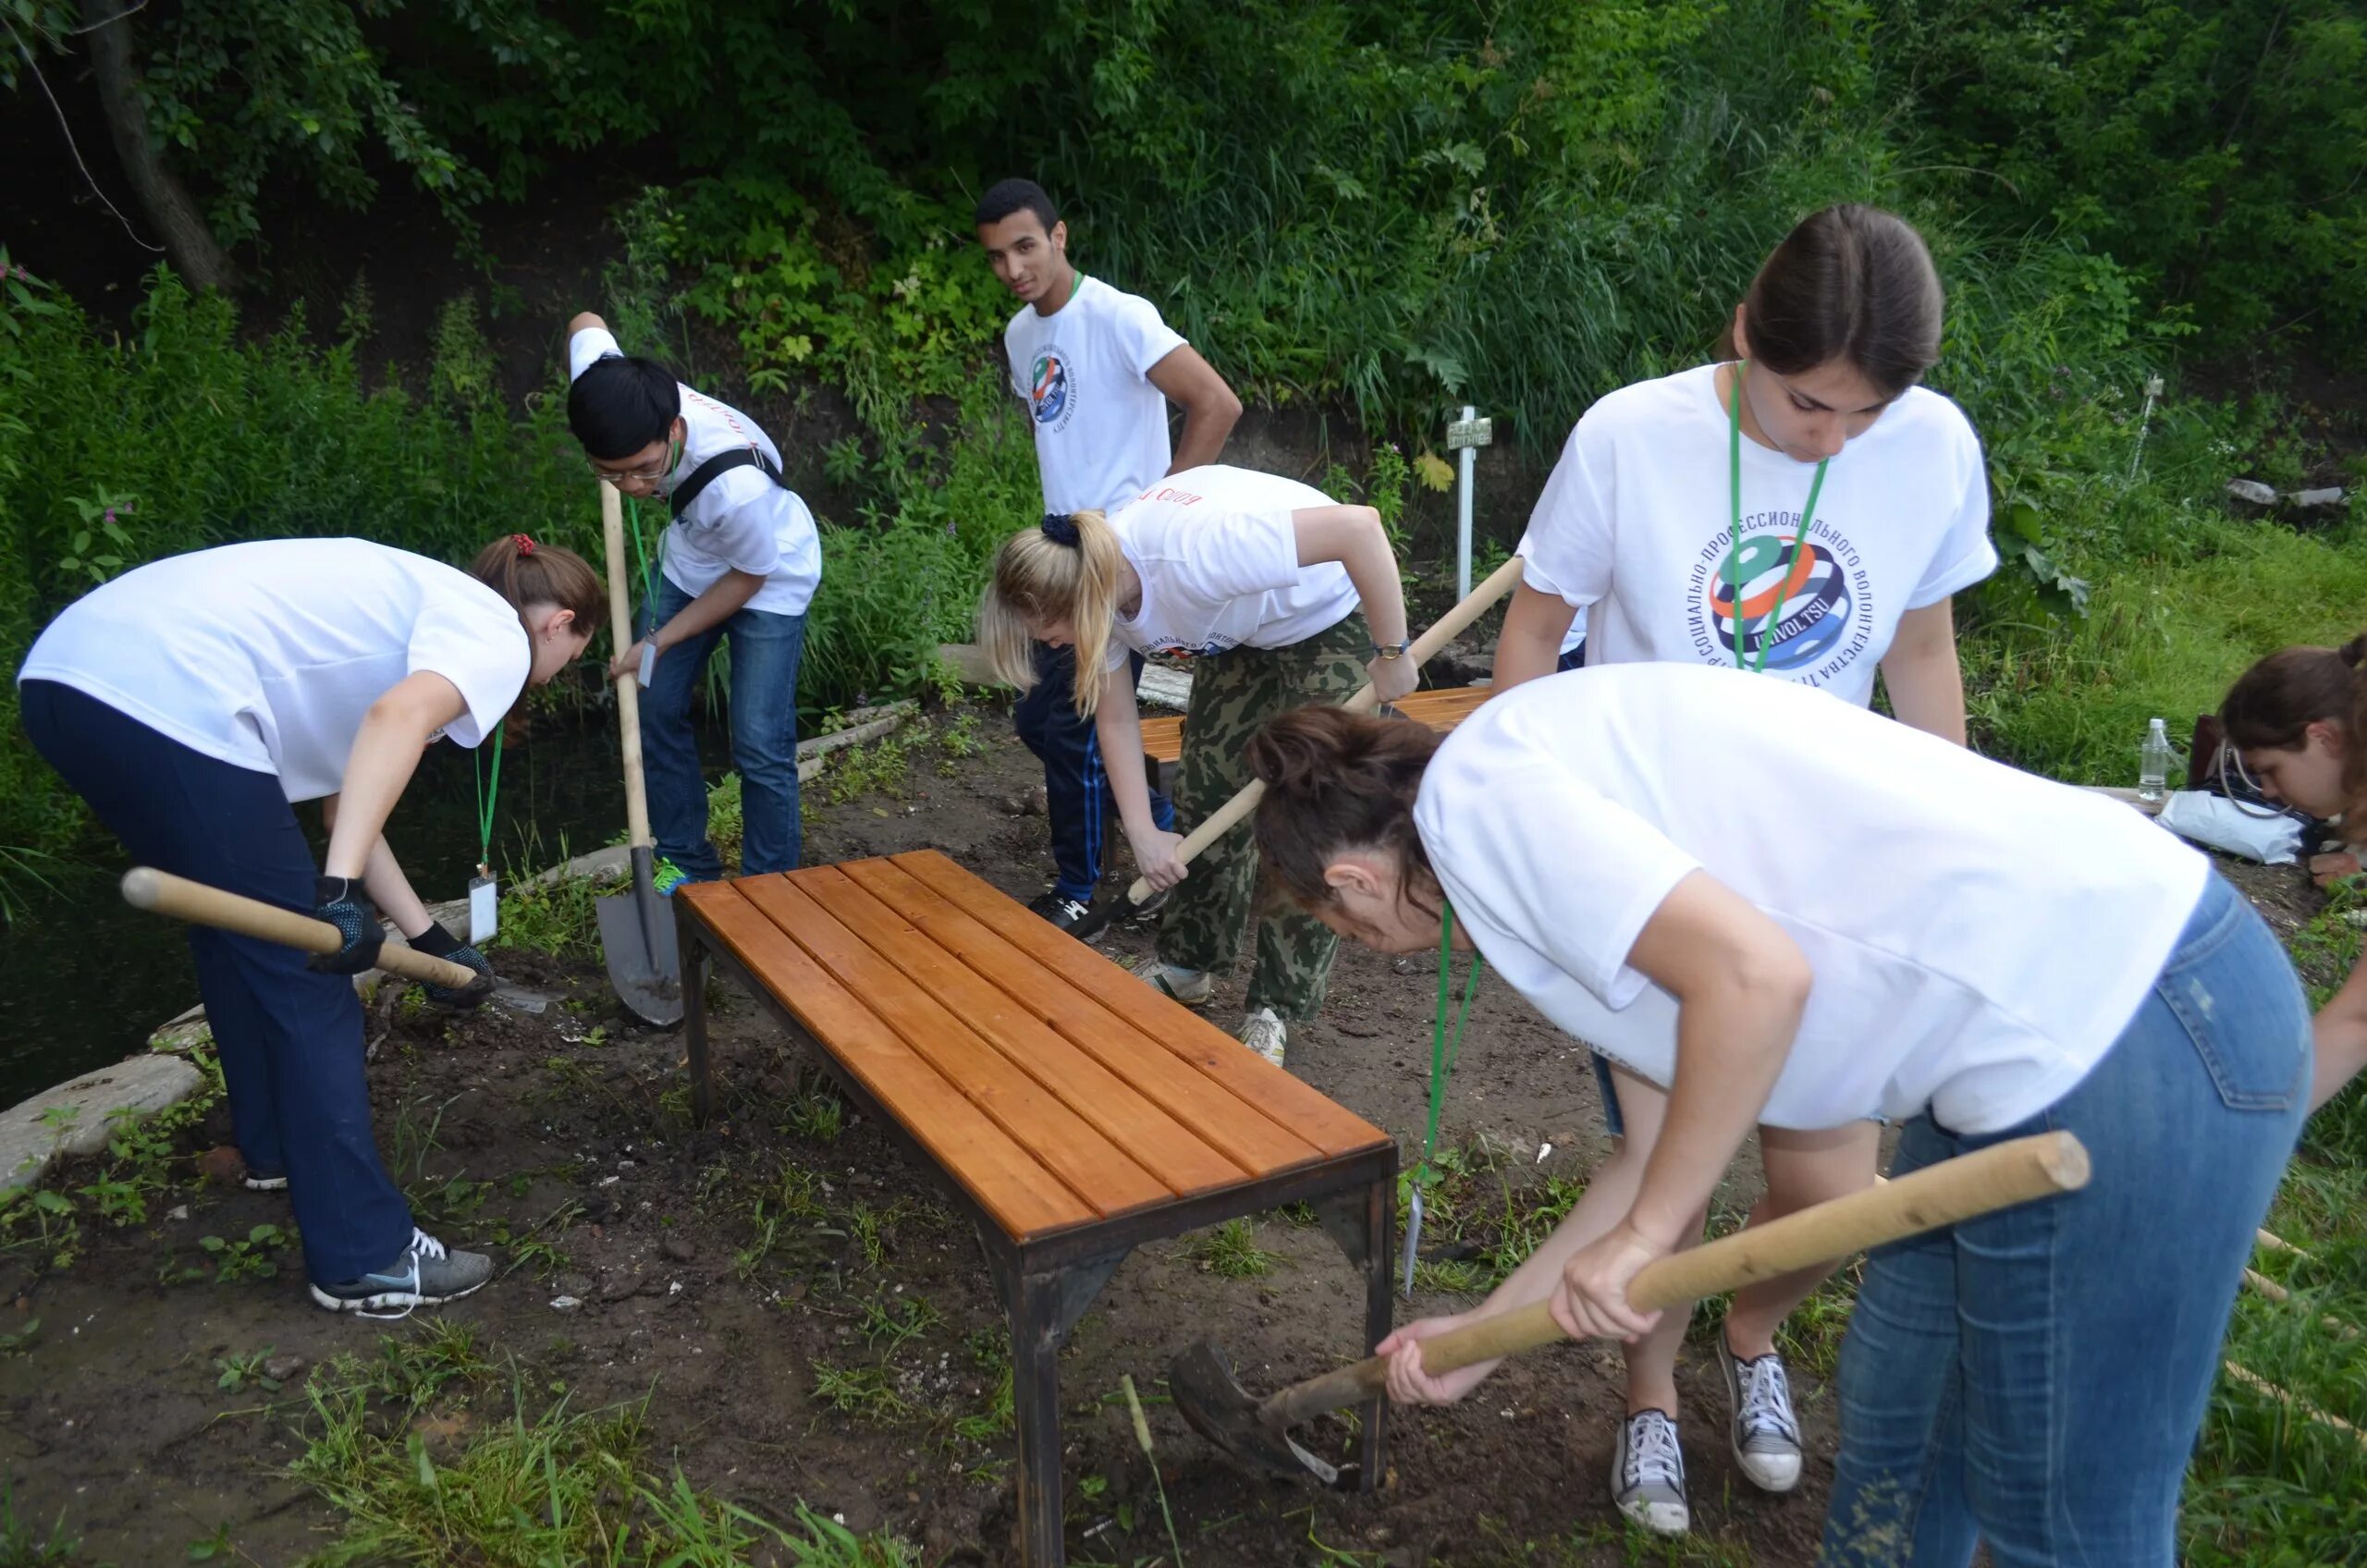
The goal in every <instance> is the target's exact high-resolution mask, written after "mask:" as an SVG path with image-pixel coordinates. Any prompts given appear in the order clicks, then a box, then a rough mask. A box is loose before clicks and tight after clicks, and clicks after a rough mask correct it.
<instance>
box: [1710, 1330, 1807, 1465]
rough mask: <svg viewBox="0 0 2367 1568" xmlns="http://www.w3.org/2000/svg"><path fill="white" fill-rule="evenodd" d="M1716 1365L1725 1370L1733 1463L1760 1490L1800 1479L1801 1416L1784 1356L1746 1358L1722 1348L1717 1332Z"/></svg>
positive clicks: (1723, 1337)
mask: <svg viewBox="0 0 2367 1568" xmlns="http://www.w3.org/2000/svg"><path fill="white" fill-rule="evenodd" d="M1718 1365H1719V1366H1721V1367H1723V1369H1724V1371H1725V1374H1726V1403H1727V1409H1728V1411H1729V1412H1730V1413H1731V1418H1730V1419H1729V1421H1728V1422H1727V1426H1726V1437H1727V1440H1728V1441H1730V1442H1731V1443H1733V1444H1734V1450H1735V1464H1737V1465H1739V1466H1740V1467H1741V1469H1742V1473H1743V1475H1744V1476H1747V1477H1748V1478H1749V1481H1750V1484H1751V1485H1752V1486H1754V1487H1757V1488H1759V1489H1760V1491H1763V1492H1788V1491H1790V1490H1791V1489H1792V1488H1794V1487H1797V1486H1798V1485H1799V1484H1800V1422H1799V1417H1797V1415H1793V1414H1792V1390H1791V1384H1790V1382H1789V1380H1788V1379H1787V1378H1785V1377H1784V1358H1783V1357H1782V1356H1780V1355H1778V1354H1774V1353H1773V1352H1772V1351H1771V1352H1769V1353H1768V1354H1765V1355H1761V1356H1755V1357H1753V1358H1752V1359H1751V1360H1748V1361H1745V1360H1743V1359H1742V1357H1740V1356H1738V1355H1736V1354H1735V1353H1734V1352H1733V1351H1731V1350H1729V1349H1727V1348H1726V1337H1725V1335H1724V1333H1723V1332H1721V1333H1720V1334H1719V1336H1718Z"/></svg>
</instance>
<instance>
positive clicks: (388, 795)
mask: <svg viewBox="0 0 2367 1568" xmlns="http://www.w3.org/2000/svg"><path fill="white" fill-rule="evenodd" d="M606 606H607V588H606V586H605V585H604V584H603V583H602V582H601V580H600V576H599V574H598V573H597V572H595V571H594V570H592V569H591V568H590V567H589V566H587V565H585V564H584V562H583V559H582V558H581V557H577V556H574V555H572V554H570V553H569V552H568V551H566V550H560V549H553V548H551V547H549V546H547V545H536V544H535V543H534V542H533V540H532V539H530V538H528V537H527V536H526V535H524V534H522V533H519V534H511V535H509V536H506V537H504V538H501V539H498V540H496V541H495V542H494V543H492V544H490V545H486V546H485V547H484V550H482V551H481V552H479V553H478V555H477V557H476V559H475V561H474V562H472V564H471V566H470V568H469V570H467V571H465V572H463V571H459V570H455V569H453V568H451V567H448V566H446V565H444V564H442V563H441V562H439V561H433V560H429V559H427V558H426V557H423V556H415V555H411V554H410V553H408V552H407V551H403V550H397V549H391V548H389V547H387V546H386V545H376V544H372V543H370V542H369V541H367V540H362V539H279V540H271V541H267V542H263V543H257V544H249V545H224V546H222V547H221V548H219V549H213V550H200V551H196V552H194V553H192V554H190V555H185V556H173V557H168V558H166V559H164V560H160V561H152V562H151V563H149V564H148V565H146V566H143V567H141V568H139V569H137V570H132V571H128V572H126V573H124V574H123V575H122V576H121V577H118V578H116V579H115V580H114V581H112V582H106V583H104V584H102V585H100V586H99V587H97V588H94V589H92V591H91V592H90V593H88V594H84V595H83V596H82V597H81V598H80V599H79V600H77V601H76V602H75V603H73V604H72V605H70V606H67V608H66V610H65V611H64V612H63V613H61V614H60V615H59V616H58V617H57V619H55V621H52V622H51V623H50V625H49V628H48V630H46V631H43V633H42V635H41V639H40V641H38V642H36V643H34V644H33V647H32V652H31V654H30V655H27V656H26V659H25V664H24V668H22V669H20V670H19V671H18V674H17V680H18V696H19V699H20V701H21V704H22V709H23V713H24V723H25V729H26V732H27V734H29V735H30V736H31V739H32V742H33V745H34V747H35V749H37V750H38V751H39V752H40V753H42V755H43V756H44V757H46V758H47V759H48V760H49V763H50V766H53V767H55V768H56V769H57V771H58V772H59V773H60V774H61V775H63V776H64V778H65V779H66V782H67V784H68V785H70V786H71V787H72V788H73V790H74V791H75V792H76V793H77V794H79V795H80V796H81V797H82V798H83V799H84V800H85V801H87V802H90V804H91V809H92V811H93V812H94V813H96V814H97V815H98V818H99V820H100V821H101V822H103V823H104V824H105V825H106V827H107V828H108V829H109V831H111V832H113V833H114V834H115V835H116V837H117V838H118V839H122V840H123V845H124V848H125V849H126V850H128V851H130V853H131V855H132V857H133V858H134V859H135V860H138V861H140V862H141V863H143V864H149V865H153V866H156V867H158V868H159V869H161V870H164V871H168V872H172V873H174V874H176V875H178V876H187V877H190V878H191V879H193V880H195V881H199V882H203V883H208V884H210V885H212V886H214V887H217V888H227V889H228V890H229V891H231V892H234V893H239V894H243V895H245V896H246V897H248V898H251V899H261V900H264V901H265V902H267V903H275V904H278V905H281V906H282V907H284V908H288V909H297V910H304V911H309V912H310V913H313V915H315V916H317V917H318V918H320V919H322V920H325V921H327V922H329V923H330V924H331V925H335V926H336V927H337V929H338V931H339V932H340V933H341V934H342V935H343V936H344V937H345V946H344V947H343V948H342V949H339V950H337V952H335V953H330V954H325V955H322V956H320V957H317V958H314V959H313V960H311V962H307V961H306V956H305V955H304V954H303V953H301V952H299V951H298V950H296V949H293V948H287V947H282V946H279V945H278V944H276V943H274V942H266V941H261V940H258V939H256V938H254V937H240V936H234V935H232V934H230V933H228V932H224V931H216V930H213V929H210V928H207V927H204V926H197V925H192V926H190V931H189V945H190V954H191V956H192V957H194V958H195V959H196V961H197V981H198V990H199V993H200V995H201V996H202V998H204V1002H205V1016H206V1022H207V1023H208V1024H209V1025H210V1026H211V1028H212V1030H213V1033H214V1041H215V1047H216V1049H217V1050H218V1051H219V1052H220V1053H221V1060H222V1076H223V1082H224V1084H225V1086H226V1087H227V1089H228V1091H229V1097H230V1115H231V1121H232V1123H233V1125H234V1127H235V1129H236V1132H237V1135H238V1140H239V1152H240V1153H241V1154H242V1155H244V1156H245V1158H246V1166H247V1177H246V1182H247V1185H248V1186H250V1187H256V1188H280V1187H285V1188H287V1189H288V1198H289V1201H290V1202H291V1203H292V1204H293V1205H294V1207H295V1210H296V1223H297V1228H298V1229H299V1231H301V1233H302V1236H303V1244H304V1266H305V1272H306V1273H307V1274H308V1275H310V1277H311V1279H312V1287H313V1300H314V1301H315V1302H317V1303H318V1304H319V1305H322V1306H324V1307H326V1308H329V1309H330V1310H332V1311H340V1312H383V1311H387V1310H409V1309H410V1308H412V1307H416V1306H433V1305H437V1304H439V1303H442V1302H446V1301H449V1300H451V1299H453V1298H454V1297H456V1296H462V1295H466V1294H468V1293H469V1292H471V1291H473V1290H475V1289H477V1288H478V1287H479V1286H481V1285H483V1284H484V1282H485V1281H486V1280H488V1279H489V1278H491V1275H492V1267H493V1266H492V1263H491V1261H490V1260H489V1259H487V1258H484V1257H483V1256H478V1255H477V1254H474V1253H458V1252H448V1251H447V1250H446V1249H445V1247H444V1245H443V1243H440V1242H438V1241H437V1240H436V1239H435V1237H433V1236H430V1235H429V1234H427V1232H426V1231H422V1230H420V1229H418V1228H417V1227H416V1226H415V1225H414V1224H413V1223H412V1221H411V1208H410V1206H409V1205H408V1204H406V1203H405V1202H404V1201H403V1194H402V1191H401V1189H400V1188H399V1187H397V1186H396V1185H395V1183H394V1182H393V1181H392V1180H390V1179H389V1178H388V1177H387V1175H386V1169H385V1167H384V1166H383V1165H381V1164H380V1162H379V1159H378V1150H377V1145H376V1144H375V1143H374V1141H373V1139H372V1136H371V1131H370V1090H369V1084H368V1083H367V1082H366V1080H365V1079H364V1076H363V1072H362V1004H361V1002H360V1001H359V1000H358V999H357V998H355V996H354V992H353V982H352V979H351V977H352V976H353V975H355V974H362V972H364V971H365V970H368V969H370V968H372V967H373V966H374V962H375V960H376V958H377V954H378V949H379V947H380V944H381V942H382V940H383V928H382V927H381V925H380V924H379V919H380V912H381V911H383V912H384V913H385V915H386V918H388V919H391V920H392V921H393V922H394V923H395V926H396V929H397V930H399V931H400V932H401V933H403V936H404V939H405V940H406V941H407V942H409V943H410V944H411V946H412V947H414V948H417V949H421V950H422V951H423V952H429V953H433V954H435V955H436V956H438V957H443V958H449V959H452V960H454V961H456V962H460V963H463V964H465V965H467V966H468V967H469V968H472V969H474V970H476V971H477V972H478V973H479V974H480V975H481V976H482V977H483V978H482V979H481V980H480V981H479V982H478V983H477V984H475V985H472V986H467V987H464V988H462V989H460V990H457V991H449V992H448V991H445V990H444V989H443V988H442V987H438V986H431V987H429V990H428V995H429V997H430V998H431V999H433V1000H435V1001H438V1002H443V1003H446V1004H448V1005H457V1006H472V1005H474V1004H475V1003H476V1002H478V1001H481V1000H482V999H484V996H485V995H487V994H488V993H490V992H491V990H492V989H493V968H492V965H491V964H489V963H487V962H485V959H484V955H482V954H481V953H479V952H478V951H477V950H476V949H474V948H472V947H470V946H468V945H466V944H465V943H463V942H462V941H461V940H460V938H459V937H456V936H454V935H453V934H452V933H451V932H449V931H448V930H446V929H445V928H444V927H443V926H442V925H439V924H438V923H436V922H435V920H433V919H431V918H430V917H429V915H428V913H427V908H426V906H425V905H424V904H423V903H422V902H421V901H420V899H419V895H418V894H416V893H414V892H413V891H412V890H411V883H410V880H409V879H408V878H407V877H405V876H404V875H403V870H402V867H401V865H400V864H398V863H397V861H396V859H395V854H394V851H393V850H392V849H390V848H389V847H388V846H387V843H386V838H385V836H384V832H383V829H384V828H385V827H386V818H387V816H388V815H389V814H390V813H391V812H392V811H393V810H394V807H395V802H397V801H398V800H399V799H400V798H401V796H402V792H403V790H404V787H405V786H406V785H408V784H409V783H410V782H411V774H412V772H413V770H414V769H416V768H417V767H418V766H419V758H420V753H422V752H423V750H425V749H426V748H427V747H428V746H429V745H432V744H434V743H435V741H438V740H449V741H453V742H454V743H456V744H458V745H461V746H468V747H474V746H477V745H479V744H480V743H482V742H483V741H484V740H485V739H486V737H488V736H490V735H493V734H494V733H495V732H496V731H497V729H498V728H499V726H500V724H501V722H502V719H503V717H504V716H505V715H507V714H508V713H509V709H510V707H511V706H512V705H513V704H515V703H516V702H517V701H518V699H519V698H520V696H521V695H522V694H523V693H524V692H525V689H526V688H527V686H529V685H541V684H544V683H545V682H546V681H548V680H551V679H552V678H553V677H554V676H556V675H557V674H558V672H559V671H560V670H561V669H563V668H566V667H567V665H568V664H569V663H570V662H571V661H572V660H574V659H576V658H578V657H580V656H581V655H583V649H584V646H585V644H586V643H588V642H589V641H590V640H591V637H592V634H593V631H594V630H595V628H596V627H597V626H598V625H599V624H600V616H601V615H602V613H603V611H604V610H605V608H606ZM312 800H317V801H320V802H322V806H323V815H324V816H325V819H326V820H327V822H328V825H329V842H328V853H327V856H326V864H325V868H324V869H325V875H315V873H314V871H313V853H312V850H311V848H310V846H309V845H307V843H306V842H305V839H304V832H303V829H302V828H301V827H300V826H298V824H297V821H296V814H295V812H294V811H293V810H292V809H291V806H292V803H293V802H298V801H312Z"/></svg>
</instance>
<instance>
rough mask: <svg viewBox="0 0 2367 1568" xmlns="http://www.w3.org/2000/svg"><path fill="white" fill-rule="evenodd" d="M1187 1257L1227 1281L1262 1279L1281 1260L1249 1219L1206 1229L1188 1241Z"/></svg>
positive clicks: (1209, 1272) (1202, 1268)
mask: <svg viewBox="0 0 2367 1568" xmlns="http://www.w3.org/2000/svg"><path fill="white" fill-rule="evenodd" d="M1183 1250H1184V1258H1185V1259H1186V1260H1187V1261H1189V1262H1191V1263H1194V1264H1196V1265H1198V1266H1199V1268H1200V1269H1201V1271H1202V1272H1203V1273H1208V1274H1215V1275H1219V1276H1221V1277H1222V1278H1224V1279H1227V1280H1258V1279H1263V1278H1264V1277H1265V1276H1266V1275H1268V1274H1270V1273H1272V1272H1273V1268H1274V1265H1275V1263H1276V1262H1278V1261H1279V1259H1277V1258H1276V1257H1275V1256H1274V1255H1273V1254H1272V1253H1269V1252H1267V1251H1265V1250H1264V1249H1263V1248H1261V1247H1259V1246H1258V1244H1257V1231H1255V1230H1253V1229H1252V1228H1251V1226H1250V1223H1249V1221H1248V1220H1246V1219H1228V1220H1226V1221H1225V1222H1224V1223H1223V1224H1221V1225H1218V1226H1215V1227H1213V1228H1211V1229H1209V1230H1206V1231H1200V1232H1199V1233H1198V1234H1197V1235H1196V1236H1194V1237H1193V1238H1192V1239H1191V1240H1190V1241H1188V1242H1186V1243H1184V1249H1183Z"/></svg>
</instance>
